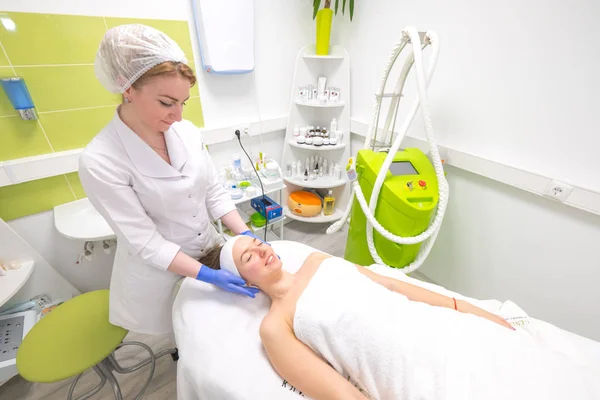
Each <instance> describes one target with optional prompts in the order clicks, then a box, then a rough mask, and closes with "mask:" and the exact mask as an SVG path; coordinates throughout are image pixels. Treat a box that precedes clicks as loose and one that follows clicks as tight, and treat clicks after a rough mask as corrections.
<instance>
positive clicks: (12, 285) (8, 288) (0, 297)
mask: <svg viewBox="0 0 600 400" xmlns="http://www.w3.org/2000/svg"><path fill="white" fill-rule="evenodd" d="M34 265H35V263H34V262H33V261H26V262H24V263H22V264H21V267H20V268H18V269H9V270H8V272H7V274H6V275H4V276H0V307H2V306H3V305H4V303H6V302H7V301H8V300H10V299H11V297H13V296H14V295H15V294H16V293H17V292H18V291H19V289H21V288H22V287H23V285H24V284H25V282H27V279H29V277H30V276H31V273H32V272H33V267H34Z"/></svg>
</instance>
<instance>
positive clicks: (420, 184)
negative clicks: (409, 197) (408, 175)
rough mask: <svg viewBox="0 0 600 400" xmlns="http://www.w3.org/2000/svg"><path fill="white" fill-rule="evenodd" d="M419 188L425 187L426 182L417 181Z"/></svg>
mask: <svg viewBox="0 0 600 400" xmlns="http://www.w3.org/2000/svg"><path fill="white" fill-rule="evenodd" d="M419 186H421V187H425V186H427V182H425V181H419Z"/></svg>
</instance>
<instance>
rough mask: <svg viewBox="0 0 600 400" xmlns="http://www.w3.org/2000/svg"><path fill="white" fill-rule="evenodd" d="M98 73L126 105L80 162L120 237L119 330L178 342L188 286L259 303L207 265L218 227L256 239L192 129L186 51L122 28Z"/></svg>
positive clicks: (104, 50)
mask: <svg viewBox="0 0 600 400" xmlns="http://www.w3.org/2000/svg"><path fill="white" fill-rule="evenodd" d="M94 68H95V73H96V76H97V78H98V79H99V80H100V83H102V85H103V86H104V87H105V88H106V89H107V90H109V91H110V92H113V93H120V94H122V101H123V104H121V105H119V106H118V107H117V109H116V112H115V114H114V117H113V118H112V120H111V121H110V122H108V125H106V127H105V128H104V129H102V130H101V131H100V133H98V135H97V136H96V137H95V138H94V139H93V140H92V141H91V142H90V143H89V144H88V146H87V147H86V148H85V150H84V151H83V153H82V155H81V158H80V161H79V176H80V179H81V183H82V185H83V188H84V189H85V192H86V194H87V196H88V198H89V200H90V202H91V203H92V204H93V205H94V207H95V208H96V209H97V210H98V211H99V212H100V214H102V216H103V217H104V218H105V219H106V221H107V222H108V224H109V225H110V227H111V228H112V229H113V230H114V232H115V234H116V235H117V243H118V245H117V251H116V255H115V262H114V266H113V271H112V276H111V282H110V317H109V318H110V322H111V323H112V324H114V325H118V326H122V327H123V328H126V329H129V330H131V331H134V332H139V333H146V334H163V333H170V332H171V331H172V322H171V304H172V298H173V291H174V288H175V285H176V283H177V282H178V280H180V279H182V277H191V278H195V279H198V280H201V281H204V282H208V283H211V284H214V285H216V286H218V287H220V288H222V289H225V290H227V291H230V292H237V293H240V294H242V295H246V296H250V297H254V295H255V294H256V292H257V289H254V288H248V287H245V286H244V285H245V283H244V281H243V280H242V279H241V278H239V277H237V276H235V275H233V274H231V273H229V272H227V271H224V270H221V271H216V270H212V269H210V268H208V267H206V266H204V265H202V264H200V263H199V262H198V261H197V259H198V258H199V257H200V256H202V254H203V253H204V251H207V250H208V249H210V248H211V247H212V246H213V245H215V244H217V243H219V241H222V238H221V237H220V236H219V234H218V233H217V230H216V229H215V227H214V226H213V225H212V224H211V219H218V218H220V219H221V220H222V221H223V223H224V224H225V225H226V226H227V227H228V228H229V229H231V230H232V231H233V233H235V234H247V235H249V236H254V235H253V234H252V233H251V232H250V231H248V228H247V226H246V224H245V223H244V221H243V220H242V218H241V217H240V215H239V214H238V212H237V210H236V208H235V205H234V204H233V203H232V201H231V198H230V196H229V195H228V193H227V192H226V191H225V189H224V188H223V187H222V186H221V185H220V184H219V182H218V176H217V172H216V169H215V166H214V165H213V163H212V161H211V159H210V156H209V154H208V152H207V150H206V148H205V146H204V144H203V143H202V138H201V134H200V131H199V129H198V128H197V127H196V126H194V125H193V124H192V123H191V122H189V121H186V120H183V119H182V112H183V107H184V106H185V102H186V100H187V99H188V98H189V96H190V88H191V87H192V86H193V85H194V84H195V83H196V77H195V76H194V72H193V71H192V70H191V69H190V67H188V66H187V60H186V58H185V56H184V54H183V51H182V50H181V48H180V47H179V46H178V45H177V44H176V43H175V42H174V41H173V40H171V39H170V38H169V37H168V36H166V35H165V34H164V33H162V32H160V31H157V30H155V29H153V28H150V27H148V26H144V25H138V24H135V25H122V26H118V27H116V28H113V29H110V30H109V31H107V32H106V34H105V36H104V38H103V40H102V42H101V43H100V47H99V49H98V53H97V55H96V60H95V65H94ZM211 217H212V218H211Z"/></svg>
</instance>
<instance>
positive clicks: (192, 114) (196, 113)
mask: <svg viewBox="0 0 600 400" xmlns="http://www.w3.org/2000/svg"><path fill="white" fill-rule="evenodd" d="M185 104H186V105H185V108H184V109H183V118H184V119H187V120H189V121H191V122H193V123H194V125H196V126H197V127H198V128H204V116H203V115H202V105H201V104H200V98H198V97H193V98H190V99H189V100H188V101H186V103H185Z"/></svg>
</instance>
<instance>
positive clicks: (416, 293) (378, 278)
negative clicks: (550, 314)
mask: <svg viewBox="0 0 600 400" xmlns="http://www.w3.org/2000/svg"><path fill="white" fill-rule="evenodd" d="M356 268H358V270H359V271H360V272H361V273H363V274H364V275H366V276H368V277H369V278H371V280H373V281H375V282H377V283H379V284H380V285H382V286H385V287H386V288H388V289H389V290H392V291H394V292H396V293H400V294H402V295H404V296H406V297H408V299H409V300H412V301H419V302H421V303H427V304H429V305H432V306H438V307H446V308H452V309H454V299H453V298H452V297H447V296H444V295H441V294H439V293H435V292H432V291H430V290H427V289H423V288H421V287H419V286H415V285H411V284H410V283H407V282H403V281H401V280H398V279H394V278H390V277H387V276H383V275H379V274H377V273H375V272H373V271H371V270H369V269H368V268H365V267H361V266H360V265H356ZM456 308H457V310H458V311H460V312H463V313H468V314H473V315H477V316H479V317H483V318H485V319H488V320H490V321H492V322H495V323H497V324H499V325H502V326H504V327H506V328H508V329H511V330H515V328H513V327H512V326H511V325H510V324H509V323H508V322H506V320H504V318H502V317H499V316H497V315H496V314H492V313H490V312H487V311H485V310H483V309H481V308H479V307H476V306H474V305H473V304H471V303H468V302H466V301H463V300H456Z"/></svg>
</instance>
